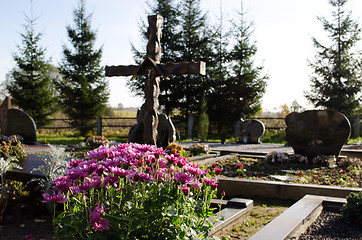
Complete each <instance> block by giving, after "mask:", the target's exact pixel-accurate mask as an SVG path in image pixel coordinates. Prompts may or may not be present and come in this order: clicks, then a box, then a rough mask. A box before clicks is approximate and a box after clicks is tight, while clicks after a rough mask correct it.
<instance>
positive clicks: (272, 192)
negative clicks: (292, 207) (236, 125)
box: [218, 177, 362, 201]
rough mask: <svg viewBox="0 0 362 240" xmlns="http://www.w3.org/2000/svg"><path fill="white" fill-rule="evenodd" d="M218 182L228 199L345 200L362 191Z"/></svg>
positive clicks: (257, 181)
mask: <svg viewBox="0 0 362 240" xmlns="http://www.w3.org/2000/svg"><path fill="white" fill-rule="evenodd" d="M218 181H219V186H218V194H221V193H222V192H223V191H225V193H226V196H227V197H228V198H232V197H240V198H255V197H257V198H274V199H284V200H296V201H298V200H299V199H301V198H303V197H304V196H305V195H307V194H310V195H321V196H328V197H339V198H345V197H347V196H348V194H350V193H351V192H355V193H358V192H361V191H362V188H351V187H336V186H324V185H317V184H299V183H285V182H276V181H262V180H249V179H236V178H228V177H220V178H218Z"/></svg>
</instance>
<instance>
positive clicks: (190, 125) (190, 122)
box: [187, 115, 194, 139]
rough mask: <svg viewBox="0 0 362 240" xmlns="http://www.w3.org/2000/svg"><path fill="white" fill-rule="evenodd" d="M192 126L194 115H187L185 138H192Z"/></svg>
mask: <svg viewBox="0 0 362 240" xmlns="http://www.w3.org/2000/svg"><path fill="white" fill-rule="evenodd" d="M193 128H194V116H193V115H191V116H189V119H188V122H187V138H188V139H192V130H193Z"/></svg>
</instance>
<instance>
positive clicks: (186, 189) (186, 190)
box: [181, 184, 190, 196]
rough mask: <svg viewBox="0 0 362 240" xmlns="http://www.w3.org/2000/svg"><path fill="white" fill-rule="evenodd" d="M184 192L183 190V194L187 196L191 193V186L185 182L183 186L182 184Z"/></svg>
mask: <svg viewBox="0 0 362 240" xmlns="http://www.w3.org/2000/svg"><path fill="white" fill-rule="evenodd" d="M181 190H182V192H183V194H184V195H185V196H187V195H189V193H190V188H189V187H188V186H187V185H186V184H184V185H183V186H182V189H181Z"/></svg>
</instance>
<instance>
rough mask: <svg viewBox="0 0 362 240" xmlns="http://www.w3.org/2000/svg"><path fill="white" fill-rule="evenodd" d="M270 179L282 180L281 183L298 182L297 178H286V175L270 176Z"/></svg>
mask: <svg viewBox="0 0 362 240" xmlns="http://www.w3.org/2000/svg"><path fill="white" fill-rule="evenodd" d="M269 177H271V178H275V179H278V180H280V181H285V182H295V181H297V180H298V178H297V177H294V176H285V175H269Z"/></svg>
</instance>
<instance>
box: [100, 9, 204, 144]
mask: <svg viewBox="0 0 362 240" xmlns="http://www.w3.org/2000/svg"><path fill="white" fill-rule="evenodd" d="M162 21H163V18H162V16H160V15H153V16H149V17H148V23H149V27H148V31H147V37H148V44H147V55H146V57H145V60H144V62H143V63H142V64H141V65H139V66H135V65H128V66H106V76H107V77H112V76H132V75H133V77H132V79H131V80H133V79H135V78H136V77H137V76H139V75H143V76H146V87H145V103H144V104H143V105H142V108H141V109H140V110H139V111H138V113H137V125H136V126H134V127H132V128H131V130H130V133H129V137H128V141H129V142H138V143H146V144H152V145H156V146H157V145H158V144H161V146H162V147H167V145H168V144H167V145H166V142H169V141H170V140H171V139H175V137H174V136H175V130H174V127H173V124H172V122H171V119H169V118H167V119H166V118H165V117H162V119H164V120H162V121H164V123H162V124H160V123H159V121H160V117H159V116H160V114H159V112H158V96H159V93H160V88H159V82H160V77H167V76H169V75H171V74H202V75H205V66H206V64H205V62H191V63H168V64H161V63H160V62H161V35H162V33H161V25H162ZM159 125H162V129H163V127H164V126H168V129H167V131H166V132H168V134H166V135H164V134H162V136H164V138H165V139H159V137H158V135H159V134H158V130H159V129H161V127H160V126H159ZM172 131H173V133H171V132H172ZM160 137H161V134H160ZM166 138H167V139H166Z"/></svg>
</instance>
